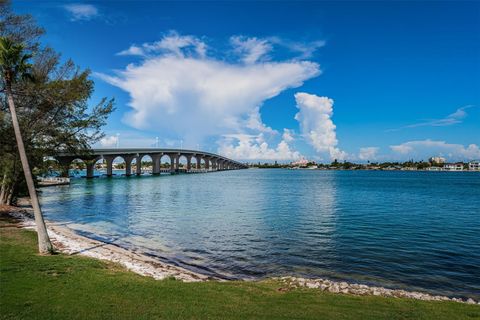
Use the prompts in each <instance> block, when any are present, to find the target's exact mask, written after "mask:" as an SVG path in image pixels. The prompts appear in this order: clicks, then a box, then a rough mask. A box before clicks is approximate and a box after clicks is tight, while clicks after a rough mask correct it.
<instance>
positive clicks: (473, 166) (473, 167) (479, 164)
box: [468, 160, 480, 171]
mask: <svg viewBox="0 0 480 320" xmlns="http://www.w3.org/2000/svg"><path fill="white" fill-rule="evenodd" d="M468 170H470V171H480V161H479V160H472V161H470V162H469V163H468Z"/></svg>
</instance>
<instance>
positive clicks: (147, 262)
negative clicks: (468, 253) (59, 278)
mask: <svg viewBox="0 0 480 320" xmlns="http://www.w3.org/2000/svg"><path fill="white" fill-rule="evenodd" d="M9 215H10V216H12V217H13V218H15V219H17V220H19V221H20V225H21V227H23V228H26V229H33V230H35V229H36V227H35V222H34V221H33V219H32V215H33V212H32V210H31V209H20V208H18V209H14V210H10V211H9ZM46 223H47V229H48V234H49V236H50V239H51V240H52V243H53V245H54V247H55V249H56V250H58V251H60V252H62V253H64V254H69V255H73V254H80V255H83V256H87V257H92V258H96V259H100V260H106V261H111V262H115V263H118V264H120V265H122V266H124V267H125V268H126V269H128V270H130V271H133V272H135V273H137V274H140V275H142V276H147V277H152V278H154V279H157V280H161V279H165V278H169V277H173V278H175V279H177V280H181V281H184V282H198V281H208V280H216V281H225V280H223V279H219V278H213V277H209V276H206V275H202V274H199V273H195V272H192V271H189V270H186V269H184V268H181V267H178V266H174V265H171V264H168V263H164V262H161V261H159V260H156V259H154V258H151V257H149V256H147V255H144V254H139V253H136V252H133V251H130V250H127V249H124V248H121V247H118V246H115V245H112V244H108V243H105V242H101V241H98V240H93V239H90V238H87V237H84V236H81V235H78V234H76V233H75V232H74V231H73V230H71V229H69V228H68V227H65V226H62V225H60V224H57V223H55V222H52V221H46ZM273 279H274V280H278V281H279V282H280V283H282V284H283V285H284V286H285V287H283V288H281V289H280V290H291V289H298V288H308V289H316V290H322V291H327V292H331V293H338V294H352V295H362V296H365V295H373V296H383V297H395V298H411V299H417V300H426V301H454V302H461V303H468V304H478V305H480V301H475V300H473V299H471V298H469V299H466V300H464V299H461V298H450V297H447V296H435V295H430V294H427V293H422V292H415V291H406V290H397V289H387V288H383V287H374V286H367V285H363V284H356V283H347V282H340V281H332V280H328V279H306V278H299V277H291V276H288V277H276V278H273Z"/></svg>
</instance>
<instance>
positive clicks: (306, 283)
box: [274, 277, 480, 305]
mask: <svg viewBox="0 0 480 320" xmlns="http://www.w3.org/2000/svg"><path fill="white" fill-rule="evenodd" d="M274 279H276V280H279V281H280V282H282V283H283V284H284V285H285V286H286V287H287V288H291V289H296V288H309V289H318V290H322V291H328V292H332V293H343V294H353V295H359V296H366V295H373V296H382V297H394V298H411V299H418V300H426V301H455V302H462V303H468V304H479V305H480V301H475V300H473V299H472V298H468V299H466V300H464V299H461V298H450V297H447V296H436V295H431V294H428V293H423V292H416V291H406V290H396V289H387V288H383V287H372V286H367V285H364V284H357V283H347V282H338V281H332V280H327V279H306V278H297V277H280V278H274Z"/></svg>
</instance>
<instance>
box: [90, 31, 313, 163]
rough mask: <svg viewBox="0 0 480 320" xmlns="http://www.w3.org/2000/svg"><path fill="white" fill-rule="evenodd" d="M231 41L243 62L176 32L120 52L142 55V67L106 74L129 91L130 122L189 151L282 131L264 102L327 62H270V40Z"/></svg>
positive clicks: (131, 124)
mask: <svg viewBox="0 0 480 320" xmlns="http://www.w3.org/2000/svg"><path fill="white" fill-rule="evenodd" d="M230 44H231V45H232V50H231V51H230V52H229V53H228V54H232V53H233V54H236V58H235V61H231V59H230V60H229V57H227V55H228V54H227V53H225V57H219V56H215V57H214V56H209V54H208V53H209V48H208V46H207V44H206V43H205V42H204V41H202V40H201V39H199V38H197V37H194V36H182V35H179V34H177V33H175V32H172V33H170V34H168V35H166V36H164V37H163V38H162V39H161V40H160V41H157V42H154V43H144V44H142V45H140V46H135V45H134V46H131V47H130V48H129V49H127V50H125V51H122V52H120V53H119V54H120V55H134V56H140V57H142V60H141V61H140V62H139V63H137V64H129V65H128V66H127V67H126V68H125V69H124V70H119V71H116V72H115V73H114V75H106V74H98V75H99V76H100V77H101V78H102V79H104V80H105V81H107V82H108V83H110V84H112V85H114V86H117V87H119V88H121V89H122V90H124V91H126V92H128V93H129V95H130V102H129V106H130V107H131V108H132V109H131V111H130V112H128V113H127V114H126V115H125V117H124V122H125V123H127V124H128V125H130V126H132V127H134V128H136V129H141V130H151V131H154V132H157V133H158V134H159V135H161V136H167V137H170V138H177V139H178V138H179V137H181V138H183V140H184V146H185V147H192V146H196V145H197V144H198V143H201V142H202V141H204V140H205V139H206V138H211V137H215V136H216V137H227V136H228V135H232V134H236V135H239V134H240V135H245V134H247V135H248V134H249V135H256V136H258V135H259V134H262V133H266V134H268V133H275V131H274V130H273V129H271V128H269V127H268V126H266V125H265V124H264V123H263V122H262V120H261V115H260V108H261V106H262V104H263V102H264V101H265V100H267V99H270V98H272V97H275V96H277V95H278V94H279V93H281V92H282V91H284V90H286V89H288V88H295V87H299V86H301V85H302V84H303V82H304V81H305V80H307V79H310V78H313V77H316V76H318V75H319V74H320V67H319V65H318V64H317V63H314V62H310V61H301V60H298V59H291V60H285V61H277V62H273V61H268V59H266V54H267V53H268V52H269V51H270V50H272V48H273V44H271V43H269V42H268V41H267V40H265V39H257V38H246V37H240V36H239V37H232V38H231V40H230ZM228 137H229V138H223V140H225V141H223V140H222V141H220V143H221V145H222V147H225V146H226V142H228V141H232V139H233V138H232V136H228ZM237 137H238V136H237ZM242 137H245V136H242ZM233 140H235V139H233ZM245 141H246V140H245V138H243V140H242V143H244V142H245ZM250 141H251V142H252V143H255V147H259V148H260V150H261V151H262V150H264V149H262V147H261V145H259V144H258V143H257V142H255V141H258V139H253V140H250ZM237 142H238V139H237ZM278 147H282V146H280V145H279V146H278ZM275 149H278V148H275ZM262 158H264V156H262Z"/></svg>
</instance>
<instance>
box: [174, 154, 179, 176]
mask: <svg viewBox="0 0 480 320" xmlns="http://www.w3.org/2000/svg"><path fill="white" fill-rule="evenodd" d="M179 170H180V155H179V154H177V155H175V172H179Z"/></svg>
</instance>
